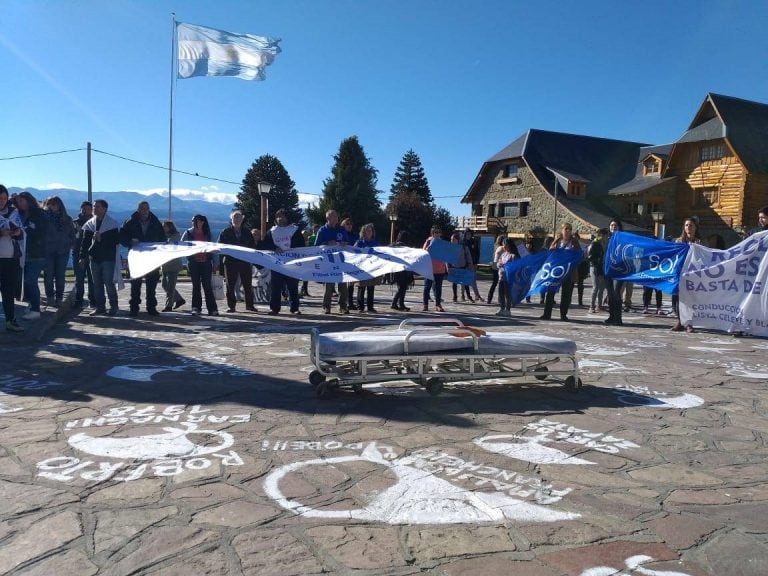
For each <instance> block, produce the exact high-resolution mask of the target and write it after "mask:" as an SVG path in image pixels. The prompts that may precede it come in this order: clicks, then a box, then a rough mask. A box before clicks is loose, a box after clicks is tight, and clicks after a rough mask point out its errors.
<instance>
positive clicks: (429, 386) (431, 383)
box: [424, 378, 443, 396]
mask: <svg viewBox="0 0 768 576" xmlns="http://www.w3.org/2000/svg"><path fill="white" fill-rule="evenodd" d="M424 388H425V389H426V390H427V392H429V395H430V396H437V395H438V394H440V392H442V391H443V381H442V380H440V378H430V379H429V380H427V381H426V382H425V383H424Z"/></svg>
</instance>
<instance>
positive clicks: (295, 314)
mask: <svg viewBox="0 0 768 576" xmlns="http://www.w3.org/2000/svg"><path fill="white" fill-rule="evenodd" d="M291 314H293V315H294V316H301V310H291Z"/></svg>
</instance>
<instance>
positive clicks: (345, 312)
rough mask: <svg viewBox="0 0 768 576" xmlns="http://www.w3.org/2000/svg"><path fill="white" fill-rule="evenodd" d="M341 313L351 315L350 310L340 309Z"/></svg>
mask: <svg viewBox="0 0 768 576" xmlns="http://www.w3.org/2000/svg"><path fill="white" fill-rule="evenodd" d="M339 312H340V313H342V314H349V308H339Z"/></svg>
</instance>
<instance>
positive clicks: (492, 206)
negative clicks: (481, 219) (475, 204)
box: [488, 204, 496, 218]
mask: <svg viewBox="0 0 768 576" xmlns="http://www.w3.org/2000/svg"><path fill="white" fill-rule="evenodd" d="M495 216H496V204H488V217H489V218H494V217H495Z"/></svg>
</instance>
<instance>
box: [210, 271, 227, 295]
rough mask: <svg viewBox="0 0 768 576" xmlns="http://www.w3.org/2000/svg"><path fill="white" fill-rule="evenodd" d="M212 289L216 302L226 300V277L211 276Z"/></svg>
mask: <svg viewBox="0 0 768 576" xmlns="http://www.w3.org/2000/svg"><path fill="white" fill-rule="evenodd" d="M211 288H213V297H214V298H216V300H224V299H225V298H226V297H227V295H226V293H225V292H224V277H223V276H219V275H218V274H214V275H213V276H211Z"/></svg>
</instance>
